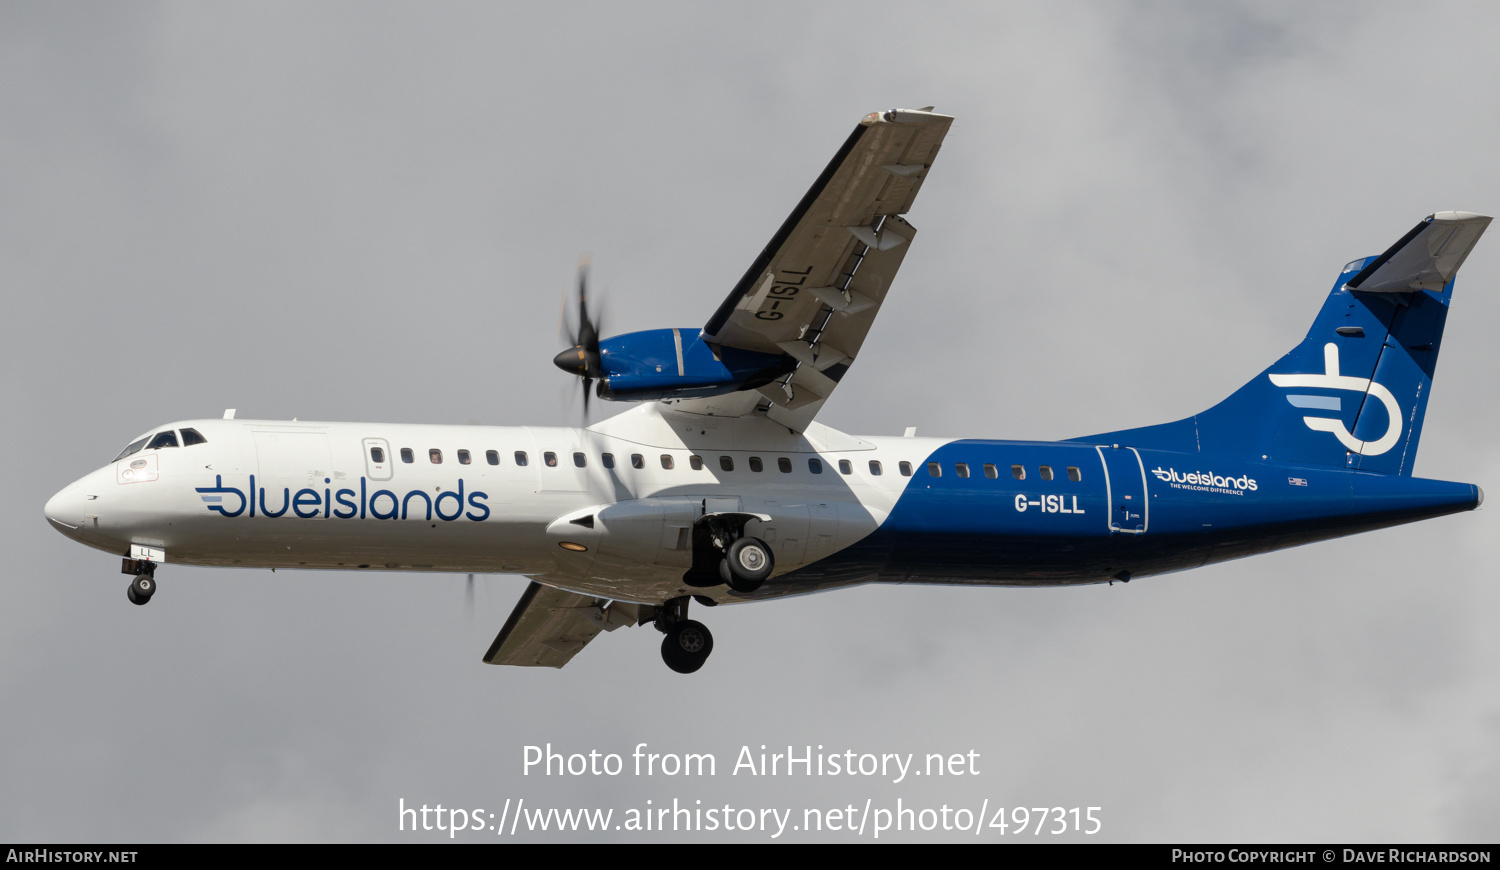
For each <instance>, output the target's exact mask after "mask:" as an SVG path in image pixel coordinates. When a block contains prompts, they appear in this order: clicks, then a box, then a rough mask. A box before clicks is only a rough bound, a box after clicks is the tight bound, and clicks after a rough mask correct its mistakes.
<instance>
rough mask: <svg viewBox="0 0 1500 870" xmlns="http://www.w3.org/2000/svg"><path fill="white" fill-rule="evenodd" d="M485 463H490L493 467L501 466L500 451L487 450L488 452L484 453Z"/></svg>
mask: <svg viewBox="0 0 1500 870" xmlns="http://www.w3.org/2000/svg"><path fill="white" fill-rule="evenodd" d="M484 461H485V462H488V463H489V464H491V465H499V464H500V451H498V450H486V451H484Z"/></svg>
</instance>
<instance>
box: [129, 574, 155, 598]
mask: <svg viewBox="0 0 1500 870" xmlns="http://www.w3.org/2000/svg"><path fill="white" fill-rule="evenodd" d="M155 594H156V578H155V577H152V576H151V575H150V574H137V575H135V579H134V580H131V581H130V588H128V589H126V590H125V597H126V598H129V599H130V603H131V604H145V603H146V602H148V601H150V600H151V596H153V595H155Z"/></svg>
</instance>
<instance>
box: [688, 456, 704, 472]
mask: <svg viewBox="0 0 1500 870" xmlns="http://www.w3.org/2000/svg"><path fill="white" fill-rule="evenodd" d="M688 465H690V466H691V467H692V469H693V470H694V471H702V470H703V457H702V456H698V455H697V454H694V455H692V456H689V457H688Z"/></svg>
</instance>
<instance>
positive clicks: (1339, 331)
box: [1075, 212, 1490, 475]
mask: <svg viewBox="0 0 1500 870" xmlns="http://www.w3.org/2000/svg"><path fill="white" fill-rule="evenodd" d="M1489 222H1490V219H1489V218H1488V217H1485V216H1483V215H1476V214H1470V213H1468V212H1439V213H1437V214H1435V215H1433V216H1431V217H1429V218H1427V219H1426V220H1424V221H1422V222H1421V223H1419V224H1417V226H1416V227H1415V228H1413V229H1412V231H1411V232H1409V233H1407V234H1406V235H1405V236H1403V237H1402V238H1401V240H1400V241H1398V242H1397V243H1396V244H1395V245H1393V246H1392V247H1391V249H1390V250H1388V251H1386V252H1385V253H1384V254H1381V255H1380V256H1378V257H1366V258H1364V259H1360V260H1355V261H1354V262H1352V263H1350V264H1348V265H1347V266H1345V267H1344V270H1343V272H1342V273H1341V274H1340V275H1339V278H1338V280H1337V281H1335V282H1334V286H1333V290H1332V291H1331V292H1330V293H1329V294H1328V299H1327V300H1326V301H1325V302H1324V303H1323V309H1322V310H1321V311H1319V312H1318V317H1317V319H1316V320H1315V321H1314V322H1313V326H1312V329H1311V330H1309V331H1308V333H1307V337H1306V338H1305V339H1304V340H1303V341H1302V343H1301V344H1299V345H1298V346H1297V347H1295V348H1293V349H1292V351H1291V352H1290V353H1288V354H1287V355H1286V356H1283V357H1282V358H1281V359H1279V360H1277V361H1276V362H1275V363H1274V364H1273V365H1271V367H1270V368H1268V369H1266V370H1265V371H1264V372H1262V373H1261V374H1260V375H1258V376H1257V377H1256V378H1255V379H1254V380H1252V381H1250V383H1248V384H1246V385H1245V386H1243V387H1241V388H1240V389H1238V390H1237V391H1235V393H1234V394H1233V395H1231V396H1230V397H1229V398H1227V399H1225V400H1224V401H1222V402H1220V403H1219V404H1217V405H1215V406H1214V407H1212V408H1210V409H1208V410H1207V411H1204V412H1203V413H1201V414H1197V415H1195V416H1193V417H1189V418H1187V419H1185V420H1178V421H1176V422H1174V423H1164V424H1162V425H1159V426H1147V427H1145V428H1141V429H1131V430H1126V431H1121V432H1108V433H1105V434H1102V435H1097V436H1093V437H1090V438H1079V439H1075V440H1078V441H1098V442H1108V443H1121V444H1129V445H1131V446H1136V447H1154V448H1157V449H1162V450H1176V451H1182V452H1195V453H1206V454H1220V455H1234V456H1249V457H1253V458H1256V459H1259V458H1262V457H1264V458H1265V459H1267V460H1270V461H1275V462H1288V463H1296V464H1310V465H1331V466H1338V467H1342V468H1357V469H1362V470H1365V471H1376V472H1381V473H1384V474H1401V475H1410V474H1411V467H1412V461H1413V460H1414V459H1415V458H1416V453H1417V443H1418V441H1419V440H1420V438H1421V434H1422V419H1423V416H1424V415H1425V414H1426V411H1427V401H1428V399H1429V397H1430V395H1431V393H1432V379H1433V373H1434V371H1435V369H1436V367H1437V357H1438V349H1439V347H1440V346H1441V344H1442V339H1443V325H1444V323H1445V322H1446V320H1447V317H1448V306H1449V303H1450V301H1451V300H1452V298H1453V279H1454V276H1455V275H1456V274H1457V272H1458V267H1459V266H1461V265H1462V264H1463V261H1464V259H1465V258H1466V257H1467V256H1468V254H1469V251H1470V250H1472V249H1473V247H1474V244H1475V243H1476V242H1478V241H1479V237H1480V235H1482V234H1483V233H1484V230H1485V227H1487V226H1488V225H1489Z"/></svg>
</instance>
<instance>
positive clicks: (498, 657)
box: [484, 581, 640, 668]
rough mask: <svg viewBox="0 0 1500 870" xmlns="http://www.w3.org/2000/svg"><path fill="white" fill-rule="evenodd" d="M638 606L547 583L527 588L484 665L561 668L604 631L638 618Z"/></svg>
mask: <svg viewBox="0 0 1500 870" xmlns="http://www.w3.org/2000/svg"><path fill="white" fill-rule="evenodd" d="M639 616H640V613H639V608H637V606H636V605H633V604H623V603H621V602H618V601H613V602H606V601H605V600H604V599H601V598H594V597H592V596H588V595H578V594H577V593H573V592H565V591H563V590H561V589H553V588H552V587H550V586H543V585H542V584H540V583H537V582H535V581H533V582H532V584H531V585H530V586H527V587H526V591H525V592H523V593H522V594H521V600H520V601H518V602H516V609H515V610H513V611H511V614H510V619H507V620H506V621H505V627H504V628H502V629H500V634H499V635H497V636H496V637H495V642H494V643H492V644H490V649H489V652H487V653H485V654H484V662H485V664H490V665H521V666H523V667H543V668H560V667H562V666H563V665H565V664H567V663H568V662H570V661H572V660H573V656H575V655H577V654H578V653H579V652H580V651H581V650H582V649H583V648H584V647H585V646H587V645H588V642H589V641H591V640H593V639H594V638H595V637H597V636H598V634H599V632H601V631H614V630H615V629H617V628H619V627H620V626H622V625H635V624H636V623H637V622H638V621H639Z"/></svg>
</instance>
